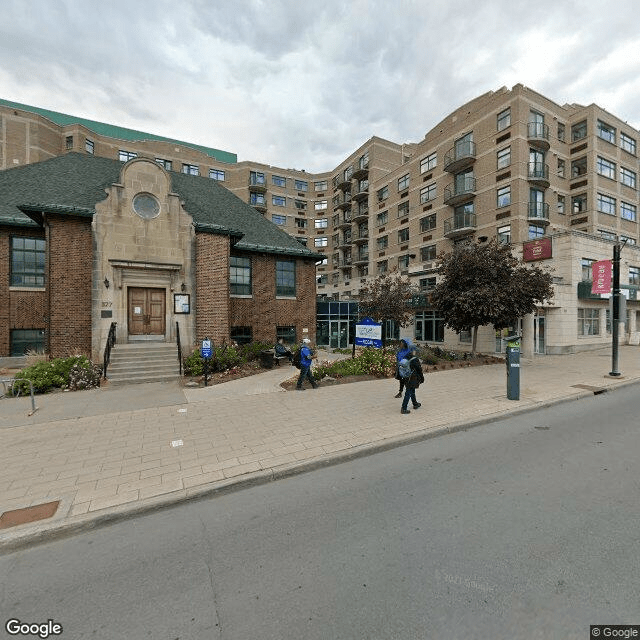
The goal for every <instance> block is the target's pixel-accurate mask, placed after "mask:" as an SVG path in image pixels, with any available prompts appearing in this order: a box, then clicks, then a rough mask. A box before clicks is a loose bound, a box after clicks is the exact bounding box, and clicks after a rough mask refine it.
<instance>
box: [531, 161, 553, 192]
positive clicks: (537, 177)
mask: <svg viewBox="0 0 640 640" xmlns="http://www.w3.org/2000/svg"><path fill="white" fill-rule="evenodd" d="M528 175H529V180H530V181H531V182H536V183H538V184H542V185H545V186H547V187H548V186H549V165H548V164H545V163H544V162H530V163H529V173H528Z"/></svg>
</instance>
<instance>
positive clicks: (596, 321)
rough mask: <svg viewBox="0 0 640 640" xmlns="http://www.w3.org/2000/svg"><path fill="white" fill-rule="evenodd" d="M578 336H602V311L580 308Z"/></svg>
mask: <svg viewBox="0 0 640 640" xmlns="http://www.w3.org/2000/svg"><path fill="white" fill-rule="evenodd" d="M578 335H579V336H598V335H600V310H599V309H581V308H578Z"/></svg>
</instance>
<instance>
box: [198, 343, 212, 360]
mask: <svg viewBox="0 0 640 640" xmlns="http://www.w3.org/2000/svg"><path fill="white" fill-rule="evenodd" d="M200 355H201V356H202V357H203V358H210V357H211V340H203V341H202V347H200Z"/></svg>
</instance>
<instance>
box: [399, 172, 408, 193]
mask: <svg viewBox="0 0 640 640" xmlns="http://www.w3.org/2000/svg"><path fill="white" fill-rule="evenodd" d="M408 187H409V174H408V173H406V174H405V175H403V176H401V177H400V178H398V191H404V190H405V189H407V188H408Z"/></svg>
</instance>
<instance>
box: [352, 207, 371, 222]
mask: <svg viewBox="0 0 640 640" xmlns="http://www.w3.org/2000/svg"><path fill="white" fill-rule="evenodd" d="M351 217H352V218H353V220H354V222H358V221H360V220H368V219H369V207H368V206H366V205H363V204H359V205H358V206H357V207H356V208H355V209H352V211H351Z"/></svg>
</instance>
